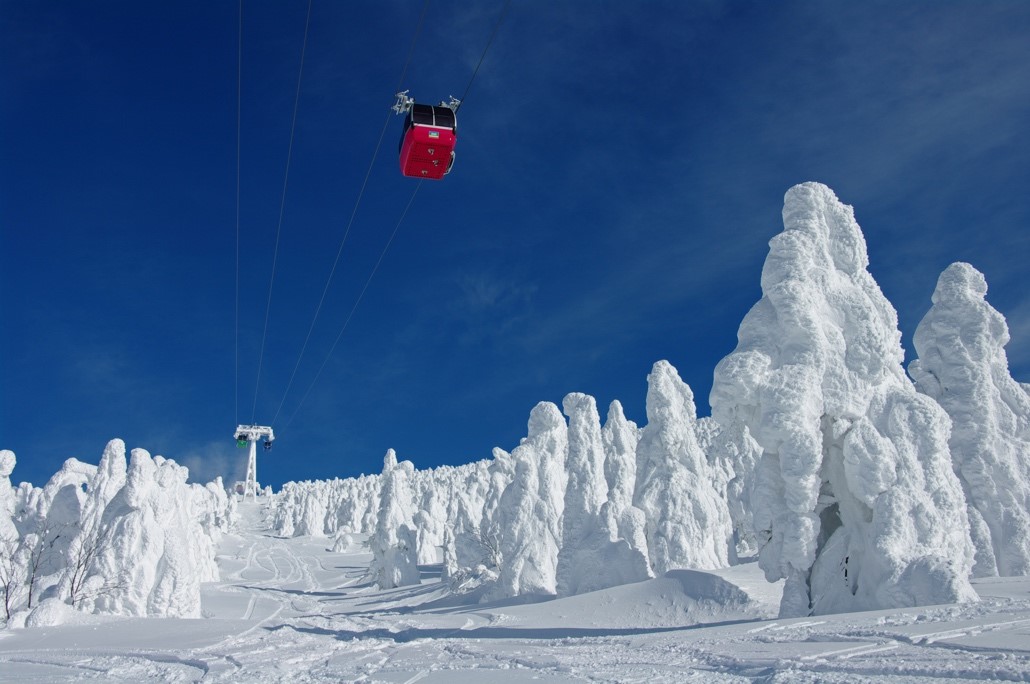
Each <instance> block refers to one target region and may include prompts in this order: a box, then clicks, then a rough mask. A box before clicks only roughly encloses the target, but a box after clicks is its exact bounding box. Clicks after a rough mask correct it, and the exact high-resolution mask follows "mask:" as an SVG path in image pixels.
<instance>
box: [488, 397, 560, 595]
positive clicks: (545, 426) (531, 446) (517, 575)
mask: <svg viewBox="0 0 1030 684" xmlns="http://www.w3.org/2000/svg"><path fill="white" fill-rule="evenodd" d="M568 444H569V443H568V428H567V426H566V425H565V419H564V418H563V417H562V415H561V412H560V411H559V410H558V407H557V406H555V405H554V404H552V403H550V402H540V403H539V404H537V405H536V406H535V407H533V410H532V411H531V412H530V414H529V431H528V436H527V437H526V438H525V439H524V440H522V443H521V444H520V445H519V446H517V447H516V448H515V449H514V450H513V451H512V453H511V458H512V460H513V461H514V463H515V474H514V478H513V479H512V481H511V483H510V484H509V485H508V486H507V487H505V489H504V493H503V494H502V495H501V499H500V502H499V504H498V507H497V514H496V515H497V521H498V530H499V534H500V545H499V546H500V556H501V567H500V575H499V577H498V579H497V585H496V587H495V590H494V592H493V594H492V595H493V596H495V597H498V598H501V597H510V596H523V595H542V594H554V593H555V592H556V591H557V566H558V549H559V548H560V547H561V529H560V523H559V521H560V520H561V516H562V509H563V508H564V487H565V459H566V454H567V452H568Z"/></svg>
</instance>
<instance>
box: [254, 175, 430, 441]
mask: <svg viewBox="0 0 1030 684" xmlns="http://www.w3.org/2000/svg"><path fill="white" fill-rule="evenodd" d="M421 187H422V180H419V182H418V184H417V185H415V189H414V190H412V192H411V197H410V198H409V199H408V203H407V204H406V205H405V206H404V211H402V212H401V217H400V218H399V219H397V225H395V226H394V227H393V232H392V233H390V239H389V240H387V241H386V245H385V246H384V247H383V251H382V252H380V253H379V259H378V260H377V261H376V265H375V266H373V267H372V272H371V273H369V274H368V279H367V280H366V281H365V286H364V287H362V288H361V292H360V293H359V294H358V298H357V299H356V300H354V306H352V307H351V309H350V313H349V314H347V318H346V320H344V322H343V327H342V328H340V332H339V334H338V335H337V336H336V339H335V340H334V341H333V346H331V347H330V348H329V351H328V353H326V355H325V360H323V361H322V365H321V366H320V367H319V369H318V372H317V373H315V377H314V379H313V380H312V381H311V384H310V385H308V388H307V390H306V391H305V392H304V396H302V397H301V398H300V402H298V403H297V408H296V409H294V410H293V414H292V415H290V419H289V420H288V421H287V422H286V425H287V427H289V426H290V425H291V424H293V419H294V418H296V417H297V413H298V412H299V411H300V407H301V406H303V405H304V400H305V399H307V398H308V395H309V394H311V390H312V389H314V387H315V383H317V382H318V378H319V377H320V376H321V375H322V371H323V370H325V367H326V365H327V364H328V363H329V359H330V358H331V357H332V355H333V351H335V350H336V345H338V344H339V343H340V340H341V339H342V338H343V333H344V332H345V331H346V330H347V326H348V325H349V324H350V319H351V318H353V317H354V312H355V311H357V310H358V304H361V300H362V298H364V296H365V292H366V291H367V290H368V286H369V284H371V282H372V278H374V277H375V274H376V271H378V270H379V265H380V264H381V263H383V258H384V257H385V256H386V252H387V250H389V249H390V245H391V244H393V238H394V237H395V236H396V235H397V231H398V229H400V227H401V224H402V223H404V218H405V217H406V216H407V215H408V210H409V209H411V205H412V204H413V203H414V202H415V195H417V194H418V189H419V188H421ZM280 408H282V406H281V405H280ZM276 415H278V414H276ZM273 422H274V421H273Z"/></svg>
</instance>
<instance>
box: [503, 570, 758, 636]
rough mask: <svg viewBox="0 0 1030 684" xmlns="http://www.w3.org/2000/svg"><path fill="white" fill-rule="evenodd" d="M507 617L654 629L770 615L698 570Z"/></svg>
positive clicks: (545, 623) (569, 625) (539, 623)
mask: <svg viewBox="0 0 1030 684" xmlns="http://www.w3.org/2000/svg"><path fill="white" fill-rule="evenodd" d="M504 613H505V614H506V615H510V616H512V617H513V618H515V619H516V620H517V621H518V622H522V623H524V624H532V625H533V626H534V627H540V628H558V627H560V628H563V629H567V630H575V629H577V628H578V629H587V628H595V629H611V630H617V629H632V628H635V629H653V628H662V627H684V626H687V625H696V624H706V623H713V622H729V621H735V620H747V619H755V618H760V617H767V616H768V607H767V606H762V605H761V604H759V603H756V602H755V601H753V600H752V599H751V597H749V596H748V594H747V593H746V592H744V591H743V590H742V589H741V588H740V587H738V586H736V585H735V584H733V583H731V582H729V581H727V580H725V579H723V578H722V577H719V576H718V575H717V574H714V573H709V572H702V571H699V570H672V571H670V572H668V573H666V574H665V575H664V576H662V577H659V578H656V579H650V580H645V581H642V582H634V583H630V584H623V585H620V586H617V587H611V588H608V589H604V590H600V591H594V592H589V593H585V594H578V595H576V596H568V597H564V598H558V599H555V600H553V601H546V602H543V603H536V604H531V605H524V606H508V607H505V608H504Z"/></svg>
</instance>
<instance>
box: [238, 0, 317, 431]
mask: <svg viewBox="0 0 1030 684" xmlns="http://www.w3.org/2000/svg"><path fill="white" fill-rule="evenodd" d="M311 2H312V0H308V12H307V17H306V18H305V20H304V42H303V44H302V45H301V49H300V68H299V69H298V70H297V91H296V94H295V95H294V99H293V118H292V121H291V123H290V144H289V147H288V149H287V152H286V171H285V172H284V173H283V190H282V197H281V199H280V202H279V222H278V225H277V226H276V229H275V250H274V251H273V252H272V275H271V277H270V278H269V280H268V301H267V303H266V305H265V326H264V331H263V332H262V334H261V351H260V353H259V354H258V371H257V380H256V381H255V383H254V406H253V410H252V413H251V421H252V422H253V420H254V418H255V417H256V416H257V401H258V389H259V388H260V387H261V369H262V366H263V363H264V359H265V341H266V340H267V339H268V321H269V319H270V318H271V313H272V290H273V288H274V286H275V268H276V265H277V263H278V260H279V237H280V235H281V234H282V229H283V216H284V214H285V211H286V188H287V186H288V184H289V180H290V162H291V161H292V159H293V139H294V134H295V133H296V130H297V110H298V109H299V106H300V84H301V81H302V80H303V76H304V56H305V54H306V53H307V49H308V27H309V26H310V25H311ZM241 15H242V10H241Z"/></svg>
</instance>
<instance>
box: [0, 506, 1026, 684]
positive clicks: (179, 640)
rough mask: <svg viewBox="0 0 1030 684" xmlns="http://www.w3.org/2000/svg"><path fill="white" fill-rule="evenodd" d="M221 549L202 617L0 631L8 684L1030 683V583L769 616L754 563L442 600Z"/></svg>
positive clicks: (301, 552) (342, 558)
mask: <svg viewBox="0 0 1030 684" xmlns="http://www.w3.org/2000/svg"><path fill="white" fill-rule="evenodd" d="M241 512H242V515H243V521H242V524H241V525H240V533H239V534H238V535H226V536H224V537H223V538H222V540H221V543H220V547H219V554H218V567H219V571H220V580H219V581H218V582H215V583H210V584H206V585H204V588H203V590H202V603H201V606H202V612H203V615H204V616H205V618H206V619H203V620H187V619H179V618H167V619H160V620H156V619H152V618H114V617H110V616H90V615H85V614H83V613H78V614H77V615H78V620H79V622H78V623H71V624H65V625H62V626H56V627H47V628H34V629H31V628H30V629H16V630H7V631H5V632H0V673H2V678H3V679H4V680H5V681H46V682H70V681H86V680H89V681H96V680H97V679H100V680H103V681H119V682H136V683H138V682H167V681H178V682H194V681H204V682H239V681H246V682H255V683H258V684H261V683H263V682H281V681H301V682H313V681H325V682H370V683H371V682H394V683H397V682H420V683H421V684H434V683H437V684H463V683H467V684H471V683H477V684H479V683H482V682H502V683H503V682H525V681H534V682H584V681H595V682H641V681H646V682H649V683H654V684H658V683H662V682H668V683H675V684H680V683H682V682H699V683H702V682H703V683H705V684H708V683H711V682H754V681H777V682H797V681H801V682H848V683H851V682H899V683H900V682H926V681H934V680H940V681H942V682H943V681H946V682H955V681H976V680H1007V681H1025V680H1027V679H1028V678H1030V581H1028V580H1027V579H1025V578H1018V579H1011V578H1010V579H999V578H994V579H991V580H983V581H979V582H982V583H978V584H976V585H975V586H976V588H977V590H978V591H979V592H980V594H981V601H979V602H978V603H972V604H962V605H949V606H936V607H927V608H908V609H896V610H889V611H876V612H866V613H852V614H845V615H835V616H823V617H820V618H819V619H811V618H802V619H789V620H775V619H770V618H769V616H770V615H772V614H774V613H775V612H776V610H777V603H778V600H779V597H778V595H777V593H776V591H775V590H776V589H777V588H780V587H782V585H771V584H768V583H766V582H765V580H764V579H763V578H762V577H761V572H760V571H757V568H756V567H755V564H753V563H752V564H746V565H741V566H737V567H736V568H732V569H729V570H725V571H717V572H699V571H674V572H672V573H670V574H669V575H668V576H665V577H660V578H657V579H654V580H649V581H645V582H638V583H634V584H628V585H623V586H619V587H613V588H610V589H605V590H603V591H597V592H591V593H586V594H579V595H575V596H570V597H567V598H555V599H550V600H547V601H544V602H540V603H534V604H529V605H517V604H516V605H510V604H506V603H504V602H497V603H487V604H483V605H479V606H475V607H470V606H467V605H463V604H458V605H454V604H451V603H449V602H448V595H449V594H448V592H447V591H446V589H445V587H444V586H443V585H441V583H439V581H438V578H437V572H438V567H439V566H422V567H421V568H420V573H421V582H422V583H421V584H420V585H418V586H409V587H401V588H397V589H390V590H378V589H376V588H375V587H374V586H373V585H371V584H369V583H368V582H367V580H366V579H365V574H366V569H367V565H368V562H369V560H370V558H371V555H370V554H369V553H367V552H359V553H333V552H331V551H328V550H327V549H326V542H327V540H326V539H325V538H319V537H307V536H301V537H288V538H284V537H276V536H273V535H269V533H268V524H267V523H265V522H264V519H263V517H264V515H265V514H266V511H262V506H261V505H260V504H259V505H254V504H249V503H248V504H244V505H243V506H242V508H241Z"/></svg>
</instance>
